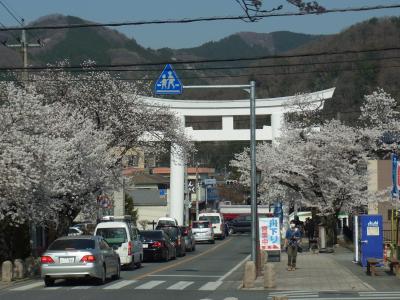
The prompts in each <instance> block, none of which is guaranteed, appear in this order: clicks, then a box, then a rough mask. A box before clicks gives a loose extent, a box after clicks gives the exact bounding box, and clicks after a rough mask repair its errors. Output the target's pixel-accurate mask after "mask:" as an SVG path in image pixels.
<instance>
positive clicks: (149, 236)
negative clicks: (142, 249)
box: [140, 230, 165, 241]
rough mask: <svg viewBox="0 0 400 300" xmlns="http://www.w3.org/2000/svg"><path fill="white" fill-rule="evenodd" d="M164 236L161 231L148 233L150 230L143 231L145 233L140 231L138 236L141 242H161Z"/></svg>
mask: <svg viewBox="0 0 400 300" xmlns="http://www.w3.org/2000/svg"><path fill="white" fill-rule="evenodd" d="M164 234H165V233H164V232H163V231H161V230H155V231H150V230H149V231H147V230H145V231H142V232H141V233H140V236H141V239H142V241H145V240H161V239H162V238H163V235H164Z"/></svg>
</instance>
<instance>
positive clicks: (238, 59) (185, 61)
mask: <svg viewBox="0 0 400 300" xmlns="http://www.w3.org/2000/svg"><path fill="white" fill-rule="evenodd" d="M393 50H400V47H385V48H375V49H361V50H343V51H324V52H314V53H304V54H289V55H287V54H285V55H266V56H257V57H238V58H222V59H203V60H184V61H183V60H181V61H163V62H155V63H134V64H126V63H124V64H103V65H94V66H90V67H85V66H81V65H79V66H78V65H74V66H31V67H27V68H23V67H1V68H0V71H11V70H72V69H87V70H94V69H104V68H117V67H139V66H158V65H166V64H176V65H181V64H199V63H218V62H238V61H254V60H264V59H285V58H301V57H315V56H323V55H341V54H361V53H373V52H385V51H393Z"/></svg>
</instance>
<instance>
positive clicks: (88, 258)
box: [81, 255, 96, 262]
mask: <svg viewBox="0 0 400 300" xmlns="http://www.w3.org/2000/svg"><path fill="white" fill-rule="evenodd" d="M95 261H96V257H95V256H94V255H85V256H84V257H82V259H81V262H95Z"/></svg>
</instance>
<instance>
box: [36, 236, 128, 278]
mask: <svg viewBox="0 0 400 300" xmlns="http://www.w3.org/2000/svg"><path fill="white" fill-rule="evenodd" d="M41 265H42V267H41V277H42V278H43V279H44V283H45V285H46V286H52V285H53V284H54V281H55V280H56V279H59V278H61V279H69V278H96V279H97V281H98V283H99V284H104V283H105V282H106V278H108V277H112V278H114V279H118V278H119V277H120V271H121V265H120V261H119V256H118V254H117V253H115V251H114V250H113V249H112V248H111V247H110V246H109V245H108V244H107V242H106V241H105V240H104V239H103V238H102V237H99V236H88V235H81V236H67V237H62V238H59V239H57V240H55V241H54V242H53V243H52V244H51V245H50V246H49V248H48V249H47V251H46V252H45V253H44V254H43V255H42V257H41Z"/></svg>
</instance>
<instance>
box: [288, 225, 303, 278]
mask: <svg viewBox="0 0 400 300" xmlns="http://www.w3.org/2000/svg"><path fill="white" fill-rule="evenodd" d="M300 243H301V232H300V230H299V228H297V227H296V223H295V221H291V222H290V227H289V229H288V230H287V231H286V236H285V244H284V247H285V249H286V252H287V255H288V271H294V270H296V259H297V252H298V250H299V247H300Z"/></svg>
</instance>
